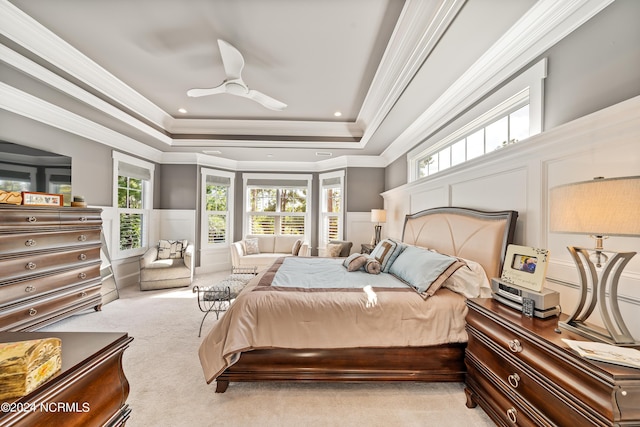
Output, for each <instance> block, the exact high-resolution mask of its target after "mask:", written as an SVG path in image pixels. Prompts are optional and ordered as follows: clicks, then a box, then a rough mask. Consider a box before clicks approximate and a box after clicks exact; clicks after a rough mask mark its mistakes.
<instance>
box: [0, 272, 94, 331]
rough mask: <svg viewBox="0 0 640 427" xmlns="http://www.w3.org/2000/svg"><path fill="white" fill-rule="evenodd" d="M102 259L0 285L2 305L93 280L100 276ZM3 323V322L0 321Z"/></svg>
mask: <svg viewBox="0 0 640 427" xmlns="http://www.w3.org/2000/svg"><path fill="white" fill-rule="evenodd" d="M100 263H101V262H100V261H99V260H97V261H96V260H94V261H92V262H90V263H85V265H83V266H81V267H79V268H74V269H72V270H67V271H61V272H58V273H54V274H49V275H45V276H36V277H32V278H29V279H26V280H20V281H15V282H13V283H9V284H4V285H0V307H2V306H3V305H10V304H13V303H16V302H20V301H23V300H26V299H30V298H35V297H40V296H42V295H45V294H47V293H50V292H53V291H57V290H59V289H62V288H68V287H72V286H76V285H79V284H81V283H83V282H91V281H94V280H96V279H98V278H99V277H100ZM0 324H1V323H0Z"/></svg>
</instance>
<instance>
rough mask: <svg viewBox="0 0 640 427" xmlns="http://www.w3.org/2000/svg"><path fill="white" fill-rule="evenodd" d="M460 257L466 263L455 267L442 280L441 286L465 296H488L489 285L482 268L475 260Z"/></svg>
mask: <svg viewBox="0 0 640 427" xmlns="http://www.w3.org/2000/svg"><path fill="white" fill-rule="evenodd" d="M460 259H461V260H463V261H464V262H466V263H467V265H466V266H462V267H460V268H459V269H457V270H456V272H455V273H453V274H452V275H451V276H449V277H448V278H447V280H445V281H444V283H443V285H442V286H443V287H445V288H447V289H449V290H452V291H453V292H457V293H459V294H460V295H464V296H465V297H467V298H478V297H480V298H489V297H490V296H491V286H490V285H489V279H487V274H486V273H485V272H484V268H482V266H481V265H480V264H478V263H477V262H475V261H471V260H469V259H463V258H460Z"/></svg>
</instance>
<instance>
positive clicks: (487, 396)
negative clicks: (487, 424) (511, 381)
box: [466, 364, 553, 427]
mask: <svg viewBox="0 0 640 427" xmlns="http://www.w3.org/2000/svg"><path fill="white" fill-rule="evenodd" d="M466 382H467V387H470V388H471V389H472V390H473V391H474V393H475V396H476V398H477V400H479V403H480V406H481V407H482V408H483V409H484V410H485V411H486V413H487V415H489V417H491V418H492V419H493V421H494V422H495V423H496V424H498V425H502V426H519V427H528V426H532V427H551V426H553V424H552V423H550V422H549V421H547V420H546V419H545V417H544V416H543V415H542V414H540V413H537V412H536V411H535V410H533V408H530V407H527V406H526V403H524V404H522V403H518V402H516V399H514V398H513V397H512V396H509V395H508V394H506V393H505V392H504V391H503V390H501V389H500V388H498V387H497V386H496V385H495V384H494V383H493V382H491V381H489V379H488V378H487V376H486V375H485V373H483V372H482V371H481V370H479V369H478V367H477V366H475V365H474V364H469V365H468V366H467V381H466ZM536 415H537V418H536V419H534V418H533V417H535V416H536Z"/></svg>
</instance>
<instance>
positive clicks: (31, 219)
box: [27, 216, 38, 222]
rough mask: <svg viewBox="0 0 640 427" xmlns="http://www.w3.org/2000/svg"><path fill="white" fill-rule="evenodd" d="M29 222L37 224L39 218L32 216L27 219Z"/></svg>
mask: <svg viewBox="0 0 640 427" xmlns="http://www.w3.org/2000/svg"><path fill="white" fill-rule="evenodd" d="M27 221H29V222H37V221H38V218H36V217H35V216H30V217H29V218H27Z"/></svg>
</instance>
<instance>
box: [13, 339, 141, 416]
mask: <svg viewBox="0 0 640 427" xmlns="http://www.w3.org/2000/svg"><path fill="white" fill-rule="evenodd" d="M49 337H57V338H60V339H61V340H62V369H61V370H60V371H59V372H58V373H57V374H55V375H54V376H53V377H52V378H51V379H49V380H48V381H46V382H45V383H44V384H42V385H40V387H38V388H36V389H35V390H33V391H32V392H31V393H29V394H27V395H26V396H23V397H20V398H13V399H8V400H0V404H1V405H2V410H1V411H0V425H2V426H7V427H9V426H12V427H13V426H21V427H22V426H24V427H27V426H65V427H88V426H110V427H115V426H122V425H124V424H125V422H126V421H127V419H128V418H129V415H130V414H131V409H130V408H129V406H128V405H127V404H126V400H127V397H128V396H129V382H128V381H127V378H126V377H125V375H124V371H123V369H122V355H123V353H124V351H125V350H126V349H127V347H128V346H129V343H130V342H131V341H133V338H131V337H129V336H128V335H127V334H126V333H123V332H113V333H111V332H108V333H107V332H99V333H94V332H2V333H0V342H15V341H23V340H31V339H38V338H49Z"/></svg>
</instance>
